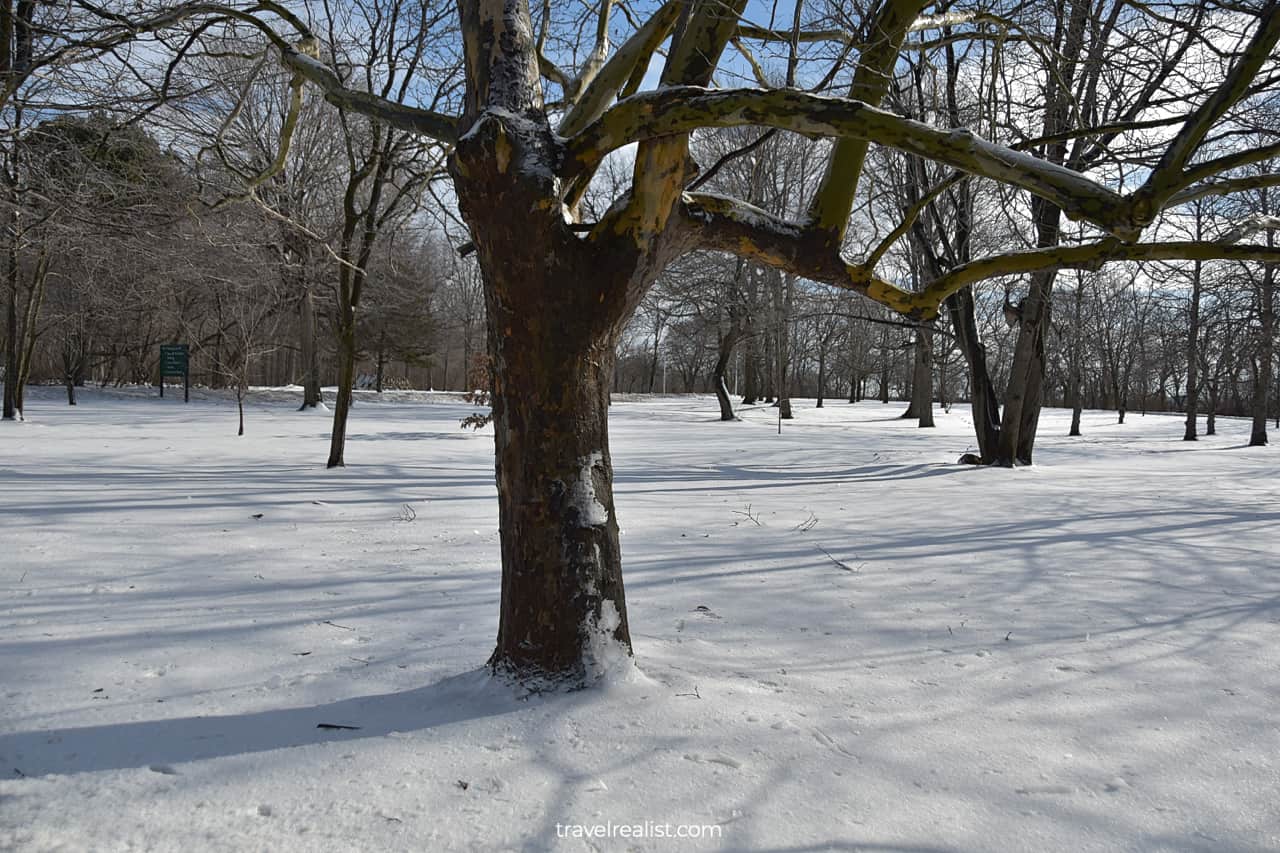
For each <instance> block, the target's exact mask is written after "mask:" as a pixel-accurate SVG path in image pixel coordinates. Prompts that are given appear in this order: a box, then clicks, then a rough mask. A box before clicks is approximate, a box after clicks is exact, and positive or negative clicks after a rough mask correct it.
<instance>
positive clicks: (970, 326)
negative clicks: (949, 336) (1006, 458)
mask: <svg viewBox="0 0 1280 853" xmlns="http://www.w3.org/2000/svg"><path fill="white" fill-rule="evenodd" d="M946 306H947V314H948V316H950V318H951V328H952V330H953V331H954V332H955V336H956V343H957V344H958V345H959V347H960V352H961V353H962V354H963V355H964V360H965V364H966V365H967V366H968V368H969V404H970V407H971V408H972V410H973V429H974V433H975V436H976V438H977V439H978V456H979V458H980V459H981V461H982V464H984V465H990V464H991V463H992V462H994V461H995V459H996V453H997V451H998V448H999V446H1000V400H999V399H998V398H997V397H996V391H995V384H994V383H993V382H992V381H991V374H990V373H989V372H988V371H987V347H986V345H985V344H983V343H982V337H981V335H980V334H979V332H978V320H977V313H976V311H975V308H974V304H973V293H972V292H971V291H970V290H969V289H968V288H966V289H964V290H961V291H959V292H957V293H954V294H952V295H951V296H948V297H947V302H946Z"/></svg>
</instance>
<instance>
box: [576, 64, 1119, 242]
mask: <svg viewBox="0 0 1280 853" xmlns="http://www.w3.org/2000/svg"><path fill="white" fill-rule="evenodd" d="M742 125H762V126H767V127H777V128H781V129H783V130H790V131H794V132H796V133H801V134H806V135H812V136H831V137H842V138H852V139H858V140H866V141H874V142H876V143H878V144H881V145H885V146H887V147H890V148H895V149H897V150H899V151H903V152H906V153H908V154H915V155H917V156H920V157H924V158H927V159H929V160H933V161H935V162H938V163H945V164H947V165H949V166H952V167H954V168H956V169H960V170H962V171H964V172H968V173H970V174H974V175H979V176H982V177H986V178H991V179H993V180H997V181H1000V182H1002V183H1005V184H1011V185H1014V186H1018V187H1021V188H1023V189H1026V190H1028V191H1030V192H1032V193H1034V194H1036V195H1038V196H1041V197H1042V198H1045V199H1046V200H1048V201H1051V202H1053V203H1054V204H1056V205H1057V206H1058V207H1060V208H1061V209H1062V210H1063V211H1064V212H1065V213H1066V214H1067V215H1068V216H1069V217H1071V218H1072V219H1076V220H1084V221H1087V222H1091V223H1093V224H1095V225H1098V226H1099V227H1101V228H1103V229H1105V230H1107V231H1110V232H1112V233H1115V234H1116V235H1118V236H1121V237H1124V238H1125V239H1135V238H1136V237H1137V236H1138V233H1139V229H1136V228H1135V227H1134V226H1133V225H1132V223H1131V222H1130V220H1129V218H1128V216H1127V213H1128V211H1127V205H1126V204H1125V200H1124V198H1123V197H1122V196H1120V195H1119V194H1118V193H1116V192H1113V191H1112V190H1109V189H1107V188H1106V187H1104V186H1102V185H1100V184H1098V183H1095V182H1094V181H1092V180H1090V179H1089V178H1087V177H1085V176H1084V175H1081V174H1080V173H1078V172H1075V171H1073V170H1071V169H1068V168H1066V167H1064V166H1058V165H1056V164H1053V163H1049V162H1046V161H1044V160H1041V159H1039V158H1037V157H1034V156H1032V155H1030V154H1026V153H1024V152H1021V151H1015V150H1013V149H1011V148H1006V147H1004V146H1001V145H997V144H995V143H992V142H988V141H986V140H984V139H982V138H980V137H978V136H976V135H975V134H973V133H972V132H970V131H968V130H964V129H957V130H938V129H937V128H934V127H931V126H929V125H927V124H924V123H922V122H918V121H914V120H912V119H905V118H902V117H900V116H896V115H894V114H892V113H889V112H886V111H884V110H880V109H876V108H875V107H871V106H868V105H867V104H864V103H861V102H859V101H853V100H849V99H846V98H832V97H827V96H823V95H812V94H808V93H805V92H798V91H795V90H787V89H777V90H760V89H722V90H711V89H704V88H701V87H696V86H680V87H669V88H666V89H662V90H659V91H657V92H652V93H649V92H646V93H643V94H640V95H635V96H633V97H631V98H627V99H624V100H622V101H620V102H618V104H617V105H615V106H614V107H613V108H612V109H610V110H608V111H607V112H606V113H605V114H604V115H603V116H601V117H600V119H599V120H598V121H596V122H595V123H593V124H592V125H591V126H589V127H587V128H586V129H584V130H583V131H582V133H580V134H578V135H577V136H576V137H574V138H573V139H571V140H570V141H569V152H568V156H567V158H566V161H565V166H564V169H563V172H564V174H565V176H566V177H572V176H573V175H574V174H575V173H576V172H578V171H579V170H581V169H583V168H589V167H590V164H592V163H594V162H598V159H599V158H601V157H603V156H604V155H605V154H607V153H608V152H610V151H614V150H616V149H618V148H621V147H622V146H624V145H626V144H628V143H630V142H634V141H638V140H644V139H654V138H657V137H662V136H669V135H673V134H686V133H689V132H691V131H693V130H695V129H697V128H702V127H736V126H742Z"/></svg>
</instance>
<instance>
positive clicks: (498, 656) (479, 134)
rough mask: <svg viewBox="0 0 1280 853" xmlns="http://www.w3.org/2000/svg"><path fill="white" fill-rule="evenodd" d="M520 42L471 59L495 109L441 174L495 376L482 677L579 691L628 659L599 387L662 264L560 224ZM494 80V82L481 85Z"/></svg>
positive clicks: (549, 148)
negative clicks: (487, 637)
mask: <svg viewBox="0 0 1280 853" xmlns="http://www.w3.org/2000/svg"><path fill="white" fill-rule="evenodd" d="M465 8H467V9H471V10H474V9H475V7H474V6H468V7H465ZM494 25H495V26H496V23H495V24H494ZM474 29H475V30H476V31H477V32H478V31H479V30H480V27H479V26H478V25H477V26H476V27H474ZM530 38H531V34H530V31H528V30H526V29H520V28H509V29H507V30H506V31H505V32H504V33H503V34H502V42H501V44H502V47H503V50H502V52H499V51H498V49H497V48H496V47H495V48H494V49H493V53H489V52H488V51H487V50H486V51H479V50H471V51H469V52H468V61H469V63H472V64H471V65H469V67H468V70H469V74H470V76H471V77H472V78H474V79H475V80H478V81H480V82H479V83H477V84H476V86H475V87H472V88H469V89H468V97H469V98H471V99H474V98H475V97H477V94H478V93H483V92H487V93H488V95H489V97H491V98H495V99H500V100H501V106H503V109H504V111H503V114H502V116H500V117H497V116H494V115H493V114H491V113H488V114H484V115H482V116H480V117H478V118H477V119H476V120H475V121H474V124H472V125H471V128H470V130H469V132H467V133H466V134H465V136H464V137H463V139H462V140H461V141H460V142H459V144H458V147H457V149H456V150H455V154H454V157H453V159H452V161H451V171H452V173H453V176H454V181H455V184H456V185H457V187H458V199H459V203H460V207H461V208H462V213H463V216H464V218H465V219H466V221H467V223H468V225H470V227H471V232H472V235H473V238H474V240H475V244H476V254H477V258H478V260H479V262H480V268H481V270H482V272H483V274H484V286H485V300H486V306H487V308H488V311H487V323H488V326H487V330H488V343H489V353H490V356H491V358H492V363H493V373H494V389H493V423H494V439H495V445H496V450H497V454H496V471H497V486H498V518H499V538H500V542H501V552H502V602H501V606H500V611H499V624H498V636H497V645H496V648H495V650H494V652H493V655H492V656H491V658H490V666H491V667H492V669H493V670H494V671H495V672H497V673H502V674H509V675H513V676H515V677H518V678H520V679H521V680H522V681H523V682H524V683H525V684H534V685H540V684H543V685H546V686H560V685H567V686H578V685H584V684H588V683H590V682H592V681H593V680H595V679H596V678H597V677H598V676H600V675H602V674H603V673H604V672H605V671H606V670H607V669H608V668H610V666H611V665H613V664H616V663H618V662H620V661H624V660H626V659H629V657H630V654H631V639H630V634H629V631H628V627H627V611H626V601H625V596H624V592H623V585H622V562H621V554H620V548H619V542H618V523H617V518H616V515H615V512H614V501H613V464H612V460H611V458H610V455H609V443H608V419H607V418H608V398H609V395H608V383H609V377H610V376H611V375H612V372H613V365H614V359H615V353H616V347H617V342H618V336H619V335H620V334H621V331H622V329H623V327H624V325H625V323H626V321H627V319H628V317H630V316H631V314H633V313H634V311H635V308H636V306H637V305H638V304H639V302H640V299H641V298H642V297H643V295H644V292H645V290H646V289H647V288H648V286H649V285H650V284H651V282H652V280H653V277H654V275H656V271H657V270H658V269H660V268H661V266H662V265H664V264H665V262H666V260H667V258H668V257H670V256H669V255H663V254H661V252H662V250H661V249H659V248H655V247H653V246H650V247H646V248H639V247H637V246H636V244H635V243H634V242H630V241H626V240H616V241H615V240H613V239H611V238H608V237H605V238H601V239H600V240H599V241H587V240H583V239H582V238H580V237H579V236H577V235H576V234H574V233H573V232H572V231H571V230H570V229H569V228H567V227H566V226H565V223H564V219H563V217H562V215H561V205H560V204H559V203H558V201H556V198H557V196H556V188H555V187H554V185H553V183H552V181H551V178H550V173H551V169H550V167H549V166H548V159H549V158H551V157H553V156H555V148H556V145H557V143H556V141H555V137H554V135H553V134H552V132H551V130H550V128H549V127H547V126H546V123H545V121H544V120H543V119H542V118H541V116H540V114H539V113H538V111H537V110H531V111H526V110H525V109H524V106H526V105H523V104H522V103H521V102H520V101H519V100H518V98H517V97H516V96H518V95H522V93H524V94H527V93H528V92H529V91H530V90H526V89H519V88H517V87H514V86H511V85H507V84H510V82H511V79H512V78H513V77H519V78H521V79H524V80H527V81H536V80H537V77H538V71H537V66H536V59H535V58H534V55H533V52H532V50H531V49H529V48H530V47H531V45H530V44H527V43H526V42H527V41H528V40H529V39H530ZM508 40H509V41H510V43H508ZM521 47H523V48H524V49H523V50H519V51H518V52H516V53H508V52H507V51H509V50H513V49H518V48H521ZM491 60H492V61H493V62H494V63H495V64H494V65H492V66H490V65H488V64H487V63H489V62H490V61H491ZM499 72H501V77H502V81H503V83H504V85H503V86H502V87H500V88H499V87H488V84H487V83H486V82H485V81H488V80H490V79H495V80H496V79H497V75H499ZM486 87H487V88H486ZM475 109H476V104H475V102H474V100H472V101H469V115H471V116H473V117H474V116H475V115H476V113H475V112H474V110H475ZM644 156H645V149H644V148H643V147H642V150H641V152H640V154H639V155H638V157H639V158H640V159H643V157H644ZM639 168H641V166H640V165H639V164H638V165H637V169H639ZM513 210H519V211H525V212H526V213H524V214H523V215H521V216H519V217H514V216H512V215H511V213H510V212H511V211H513ZM655 241H656V242H658V243H660V242H661V237H660V236H659V237H657V238H655ZM584 282H590V283H591V285H590V286H584Z"/></svg>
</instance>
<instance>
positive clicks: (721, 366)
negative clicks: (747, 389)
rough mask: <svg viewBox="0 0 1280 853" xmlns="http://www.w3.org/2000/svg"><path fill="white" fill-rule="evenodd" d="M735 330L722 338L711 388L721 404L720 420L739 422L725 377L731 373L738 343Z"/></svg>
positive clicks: (712, 375)
mask: <svg viewBox="0 0 1280 853" xmlns="http://www.w3.org/2000/svg"><path fill="white" fill-rule="evenodd" d="M738 337H739V335H738V332H737V330H735V329H731V330H730V331H728V332H726V333H724V334H723V335H721V336H720V346H719V349H718V352H717V354H716V365H715V369H714V370H712V373H711V387H712V388H713V389H714V390H715V392H716V400H717V401H718V402H719V403H720V420H722V421H732V420H737V418H735V417H734V414H733V401H732V400H731V399H729V387H728V385H727V384H726V383H725V375H726V374H727V373H728V372H729V362H730V361H732V360H733V347H734V345H735V344H736V343H737V342H738Z"/></svg>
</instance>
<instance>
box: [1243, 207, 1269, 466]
mask: <svg viewBox="0 0 1280 853" xmlns="http://www.w3.org/2000/svg"><path fill="white" fill-rule="evenodd" d="M1274 242H1275V237H1274V234H1273V233H1271V232H1269V233H1268V234H1267V245H1269V246H1270V245H1273V244H1274ZM1258 296H1259V312H1258V320H1259V329H1258V354H1257V356H1256V359H1255V363H1256V364H1257V367H1256V368H1255V370H1254V377H1253V428H1252V431H1251V432H1250V435H1249V446H1250V447H1262V446H1264V445H1265V444H1266V443H1267V397H1268V392H1269V391H1270V389H1271V361H1272V359H1273V358H1274V356H1275V334H1276V332H1275V325H1276V307H1275V267H1274V266H1272V265H1271V264H1267V265H1266V267H1264V268H1263V271H1262V292H1261V293H1260V294H1258Z"/></svg>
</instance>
